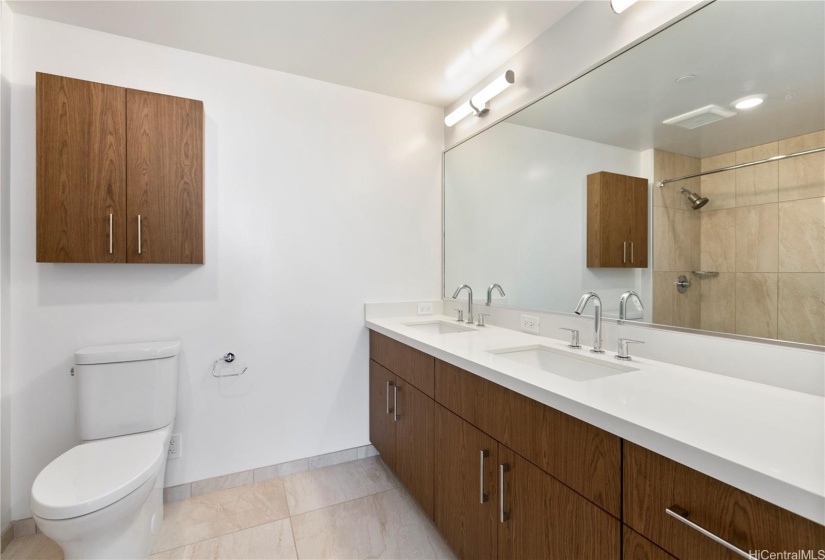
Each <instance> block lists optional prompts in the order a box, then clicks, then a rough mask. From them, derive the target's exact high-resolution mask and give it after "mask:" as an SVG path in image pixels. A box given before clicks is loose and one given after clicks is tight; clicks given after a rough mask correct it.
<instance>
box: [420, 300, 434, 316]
mask: <svg viewBox="0 0 825 560" xmlns="http://www.w3.org/2000/svg"><path fill="white" fill-rule="evenodd" d="M418 314H419V315H432V314H433V304H432V302H429V301H428V302H427V303H419V304H418Z"/></svg>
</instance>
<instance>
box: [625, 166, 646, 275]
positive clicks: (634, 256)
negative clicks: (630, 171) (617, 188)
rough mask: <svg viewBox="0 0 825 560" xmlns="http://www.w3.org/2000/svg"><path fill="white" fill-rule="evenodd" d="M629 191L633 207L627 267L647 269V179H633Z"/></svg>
mask: <svg viewBox="0 0 825 560" xmlns="http://www.w3.org/2000/svg"><path fill="white" fill-rule="evenodd" d="M628 179H632V182H631V183H630V185H628V189H629V190H630V191H631V192H632V193H633V194H632V207H631V210H630V237H629V238H628V241H630V243H631V245H630V248H629V249H628V251H629V253H628V256H627V261H628V262H626V263H625V266H627V267H630V268H647V236H648V231H647V221H648V218H647V216H648V215H647V212H648V207H647V200H648V196H647V195H648V193H647V190H648V189H647V181H646V180H645V179H639V178H632V177H628Z"/></svg>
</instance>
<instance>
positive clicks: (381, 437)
mask: <svg viewBox="0 0 825 560" xmlns="http://www.w3.org/2000/svg"><path fill="white" fill-rule="evenodd" d="M395 382H396V377H395V375H394V374H393V373H392V372H391V371H388V370H387V369H386V368H384V367H383V366H381V365H380V364H378V363H376V362H374V361H372V360H370V442H371V443H372V444H373V445H374V446H375V449H376V450H377V451H378V453H379V454H380V455H381V459H383V460H384V462H385V463H386V464H387V466H388V467H390V468H391V469H395V422H394V421H393V412H394V407H395V393H394V389H395Z"/></svg>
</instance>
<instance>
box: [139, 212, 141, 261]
mask: <svg viewBox="0 0 825 560" xmlns="http://www.w3.org/2000/svg"><path fill="white" fill-rule="evenodd" d="M140 253H141V247H140V214H138V255H139V254H140Z"/></svg>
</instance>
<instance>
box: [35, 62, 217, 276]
mask: <svg viewBox="0 0 825 560" xmlns="http://www.w3.org/2000/svg"><path fill="white" fill-rule="evenodd" d="M37 261H38V262H71V263H106V262H121V263H122V262H135V263H189V264H202V263H203V103H202V102H200V101H195V100H191V99H183V98H179V97H172V96H169V95H160V94H156V93H148V92H143V91H137V90H131V89H126V88H121V87H116V86H110V85H104V84H98V83H94V82H87V81H84V80H76V79H73V78H65V77H62V76H54V75H50V74H42V73H38V74H37Z"/></svg>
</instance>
